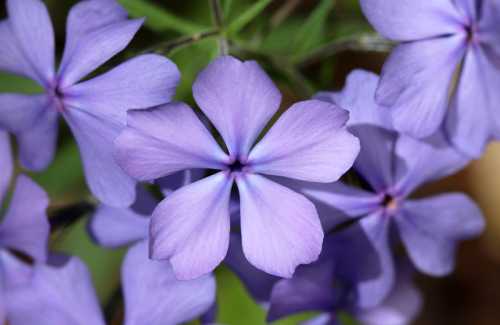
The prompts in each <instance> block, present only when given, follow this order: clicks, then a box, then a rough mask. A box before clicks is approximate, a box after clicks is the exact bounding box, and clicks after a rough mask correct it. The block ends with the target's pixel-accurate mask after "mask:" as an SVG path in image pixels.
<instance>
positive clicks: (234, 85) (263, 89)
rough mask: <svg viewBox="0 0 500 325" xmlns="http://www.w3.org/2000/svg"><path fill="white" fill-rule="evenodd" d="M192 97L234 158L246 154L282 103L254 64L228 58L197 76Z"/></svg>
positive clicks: (217, 61) (218, 61)
mask: <svg viewBox="0 0 500 325" xmlns="http://www.w3.org/2000/svg"><path fill="white" fill-rule="evenodd" d="M193 96H194V98H195V100H196V102H197V103H198V105H199V106H200V108H201V109H202V111H203V112H204V113H205V114H206V115H207V117H208V118H209V119H210V121H211V122H212V123H213V124H214V125H215V127H216V128H217V130H218V131H219V133H220V134H221V135H222V137H223V138H224V141H225V142H226V145H227V147H228V149H229V153H231V154H232V155H234V156H237V155H245V156H246V155H247V154H248V150H249V149H250V147H251V146H252V145H253V143H254V141H255V140H256V139H257V136H258V135H259V133H260V132H261V131H262V129H263V128H264V126H265V125H266V124H267V122H268V121H269V120H270V119H271V117H272V116H273V115H274V114H275V113H276V111H277V110H278V108H279V105H280V102H281V94H280V92H279V90H278V88H276V86H275V85H274V83H273V82H272V81H271V79H269V77H268V76H267V75H266V73H265V72H264V71H263V70H262V68H261V67H260V66H259V65H258V64H257V63H256V62H254V61H244V62H242V61H239V60H238V59H236V58H233V57H231V56H223V57H220V58H218V59H216V60H214V61H213V62H212V63H210V64H209V65H208V66H207V67H206V68H205V69H204V70H203V71H202V72H201V73H200V74H199V75H198V78H197V79H196V81H195V82H194V84H193Z"/></svg>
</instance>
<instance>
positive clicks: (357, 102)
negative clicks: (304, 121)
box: [315, 70, 393, 130]
mask: <svg viewBox="0 0 500 325" xmlns="http://www.w3.org/2000/svg"><path fill="white" fill-rule="evenodd" d="M378 83H379V76H378V75H376V74H374V73H373V72H370V71H365V70H353V71H352V72H351V73H349V75H348V76H347V79H346V82H345V86H344V88H343V89H342V91H340V92H320V93H318V94H316V96H315V98H317V99H321V100H326V101H328V102H330V103H334V104H336V105H338V106H339V107H342V108H343V109H345V110H347V111H348V112H349V120H348V121H347V125H348V126H356V125H359V124H363V125H364V124H370V125H374V126H379V127H382V128H385V129H389V130H392V129H393V127H392V121H391V118H390V115H389V114H387V109H386V108H385V107H380V105H378V104H377V103H376V102H375V91H376V90H377V86H378Z"/></svg>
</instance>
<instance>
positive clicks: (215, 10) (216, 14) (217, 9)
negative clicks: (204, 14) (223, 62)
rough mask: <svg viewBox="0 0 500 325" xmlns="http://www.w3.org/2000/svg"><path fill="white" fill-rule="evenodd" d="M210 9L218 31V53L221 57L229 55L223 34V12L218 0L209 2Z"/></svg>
mask: <svg viewBox="0 0 500 325" xmlns="http://www.w3.org/2000/svg"><path fill="white" fill-rule="evenodd" d="M210 7H211V8H212V16H213V19H214V23H215V26H216V28H217V30H218V31H219V51H220V54H221V55H227V54H228V53H229V46H228V43H227V39H226V37H225V34H224V12H223V10H222V6H221V4H220V1H219V0H210Z"/></svg>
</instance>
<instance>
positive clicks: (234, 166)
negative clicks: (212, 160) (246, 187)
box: [228, 159, 245, 173]
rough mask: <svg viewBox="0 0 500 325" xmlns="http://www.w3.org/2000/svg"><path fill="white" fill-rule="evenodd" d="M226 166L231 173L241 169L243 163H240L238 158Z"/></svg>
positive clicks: (243, 166)
mask: <svg viewBox="0 0 500 325" xmlns="http://www.w3.org/2000/svg"><path fill="white" fill-rule="evenodd" d="M228 167H229V170H230V171H231V173H239V172H242V171H243V169H244V168H245V164H244V163H242V162H241V161H240V160H239V159H236V160H235V161H233V162H232V163H231V164H229V166H228Z"/></svg>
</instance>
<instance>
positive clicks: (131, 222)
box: [88, 188, 156, 248]
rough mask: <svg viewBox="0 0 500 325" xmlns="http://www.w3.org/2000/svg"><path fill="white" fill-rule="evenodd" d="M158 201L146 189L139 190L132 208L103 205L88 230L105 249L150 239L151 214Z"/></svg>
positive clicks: (93, 217) (92, 219)
mask: <svg viewBox="0 0 500 325" xmlns="http://www.w3.org/2000/svg"><path fill="white" fill-rule="evenodd" d="M155 206H156V200H155V199H154V198H153V197H152V195H151V194H149V193H148V192H147V191H146V190H145V189H142V188H139V189H138V190H137V199H136V202H135V203H134V204H133V205H132V206H131V207H130V208H128V207H127V208H116V207H112V206H109V205H104V204H101V205H100V206H99V208H98V209H97V211H96V213H95V214H94V215H93V216H92V218H91V220H90V222H89V227H88V230H89V231H90V234H91V235H92V237H93V239H94V240H95V241H96V242H97V243H98V244H99V245H101V246H104V247H111V248H114V247H120V246H124V245H128V244H131V243H133V242H136V241H139V240H142V239H145V238H148V236H149V222H150V213H151V212H152V211H153V209H154V207H155Z"/></svg>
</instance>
